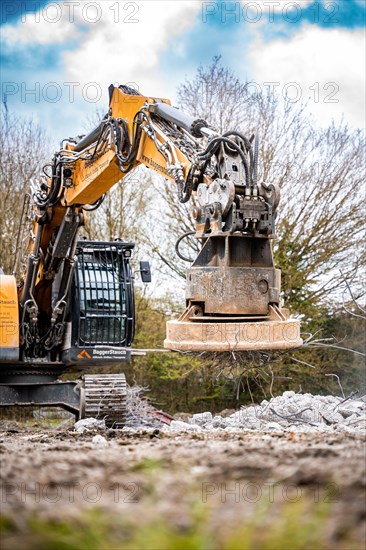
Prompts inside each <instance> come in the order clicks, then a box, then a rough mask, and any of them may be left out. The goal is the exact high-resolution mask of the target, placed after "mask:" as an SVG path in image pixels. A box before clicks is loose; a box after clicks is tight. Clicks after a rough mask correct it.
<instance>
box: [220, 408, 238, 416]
mask: <svg viewBox="0 0 366 550" xmlns="http://www.w3.org/2000/svg"><path fill="white" fill-rule="evenodd" d="M235 412H236V411H235V409H224V410H223V411H221V412H220V413H219V416H222V417H223V418H227V417H228V416H231V415H232V414H234V413H235Z"/></svg>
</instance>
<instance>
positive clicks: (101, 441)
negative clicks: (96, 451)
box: [92, 434, 108, 447]
mask: <svg viewBox="0 0 366 550" xmlns="http://www.w3.org/2000/svg"><path fill="white" fill-rule="evenodd" d="M92 443H94V444H95V445H100V446H102V447H105V446H106V445H108V441H107V440H106V438H105V437H103V436H102V435H100V434H97V435H95V436H94V437H93V439H92Z"/></svg>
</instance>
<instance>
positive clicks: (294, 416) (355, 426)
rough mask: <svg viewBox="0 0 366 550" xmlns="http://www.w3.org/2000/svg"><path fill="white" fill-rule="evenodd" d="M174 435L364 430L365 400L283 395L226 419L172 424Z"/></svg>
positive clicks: (205, 417) (206, 416)
mask: <svg viewBox="0 0 366 550" xmlns="http://www.w3.org/2000/svg"><path fill="white" fill-rule="evenodd" d="M169 429H170V430H173V431H178V432H179V431H206V430H218V431H219V430H225V431H232V432H233V431H238V430H255V431H291V432H323V431H334V430H343V431H345V432H357V433H359V432H360V431H364V430H366V396H363V397H360V398H358V399H356V398H346V399H344V398H341V397H335V396H332V395H327V396H323V395H312V394H310V393H305V394H301V393H295V392H293V391H285V392H284V393H283V395H281V396H277V397H273V398H271V399H270V400H269V401H267V400H264V401H262V402H261V403H260V405H253V406H249V407H243V408H242V409H240V410H239V411H237V412H235V413H234V414H231V415H230V416H228V417H225V416H220V415H216V416H214V415H212V414H211V413H210V412H203V413H200V414H194V415H192V416H191V417H190V418H188V419H187V421H185V422H182V421H181V420H173V421H172V422H171V424H170V426H169Z"/></svg>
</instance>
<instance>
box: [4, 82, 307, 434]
mask: <svg viewBox="0 0 366 550" xmlns="http://www.w3.org/2000/svg"><path fill="white" fill-rule="evenodd" d="M109 96H110V105H109V111H108V113H107V114H106V115H105V117H104V118H103V120H101V122H100V123H99V125H98V126H97V127H96V128H95V129H94V130H93V131H92V132H91V133H90V134H88V135H86V136H80V137H78V138H75V139H71V138H70V139H67V140H64V141H63V142H62V144H61V148H60V150H59V151H58V152H57V153H56V154H55V156H54V158H53V160H52V162H51V164H50V165H47V166H46V167H45V168H44V172H43V174H42V175H41V176H40V178H39V180H37V181H33V182H32V185H31V191H30V193H28V194H27V195H26V196H25V200H24V206H23V215H22V219H21V222H20V224H19V232H18V239H17V247H16V257H15V266H14V272H13V274H12V275H1V276H0V277H1V281H0V406H10V405H28V406H29V405H34V404H38V405H45V406H46V405H47V406H50V405H58V406H61V407H64V408H66V409H67V410H69V411H71V412H73V413H74V414H75V415H76V416H77V417H79V418H84V417H90V416H98V417H100V416H102V417H103V418H105V419H106V422H107V424H109V425H114V426H121V425H123V422H124V418H125V413H126V410H125V408H126V407H125V397H126V381H125V378H124V375H123V374H116V375H111V374H101V375H90V374H89V375H88V374H84V375H83V376H82V377H81V379H80V380H79V381H77V382H64V381H60V380H59V379H58V377H59V376H60V375H61V374H63V373H65V371H66V372H67V370H68V369H70V368H73V367H74V366H75V365H77V366H80V367H88V366H98V365H99V366H104V365H109V364H114V363H121V362H123V361H127V360H129V358H130V356H131V353H134V350H133V348H132V344H133V337H134V290H133V282H134V272H133V270H132V268H131V263H130V260H131V256H132V254H133V248H134V244H133V243H129V242H124V241H123V240H118V239H117V240H114V241H110V242H99V241H88V240H83V239H81V238H80V234H79V233H80V229H81V228H82V226H83V225H84V224H85V222H86V216H87V212H88V211H90V210H94V209H96V208H98V206H100V205H101V203H102V201H103V199H104V197H105V194H106V193H107V192H108V190H109V189H110V188H111V187H112V186H113V185H114V184H116V183H117V182H118V181H120V180H121V178H123V176H124V175H125V174H127V173H129V172H131V171H133V170H134V169H135V168H136V167H137V166H139V165H140V164H144V165H146V166H147V167H148V168H151V169H152V170H154V171H155V172H157V173H158V174H161V175H163V176H164V177H165V178H167V179H168V180H170V181H171V182H172V183H173V184H175V185H176V188H177V200H179V201H180V202H182V203H184V202H187V201H189V200H190V199H191V197H192V196H194V197H195V201H194V209H193V218H194V220H195V231H194V232H192V233H194V236H195V238H197V239H198V240H199V242H200V243H201V248H200V252H199V254H198V256H197V258H196V259H195V260H194V261H193V263H192V265H191V267H190V268H189V269H188V270H187V281H186V308H185V311H184V312H183V313H182V315H181V316H180V318H179V319H177V320H173V321H168V322H167V330H166V339H165V341H164V347H165V348H166V349H169V350H172V351H192V352H225V351H242V350H279V349H291V348H296V347H299V346H300V345H301V344H302V340H301V338H300V323H299V321H298V320H295V319H290V318H289V313H288V311H287V310H285V309H283V308H281V306H280V277H281V274H280V271H279V270H278V269H276V268H275V267H274V263H273V253H272V245H273V242H274V239H275V227H274V222H275V217H276V210H277V206H278V203H279V195H280V194H279V189H278V186H277V185H276V183H275V182H264V181H259V178H258V139H257V138H256V137H255V136H251V137H250V138H249V139H248V138H247V137H245V136H244V135H242V134H241V133H240V132H238V131H234V130H228V131H227V132H225V133H224V134H222V135H220V134H219V133H217V132H216V131H215V129H213V128H212V127H210V125H209V123H208V122H206V121H205V120H203V119H195V118H193V117H190V116H188V115H187V114H185V113H183V112H181V111H180V110H179V109H177V108H175V107H173V106H172V105H171V103H170V101H169V100H167V99H161V98H151V97H146V96H143V95H141V94H140V93H139V92H137V91H136V90H134V89H132V88H130V87H128V86H118V87H116V86H113V85H111V86H110V88H109ZM27 220H28V221H29V220H30V222H31V226H30V232H29V233H30V238H28V235H27ZM188 235H189V234H184V235H182V237H181V238H180V239H179V241H178V242H177V245H176V250H177V253H178V255H180V256H181V257H183V258H184V256H182V253H181V252H180V250H179V245H180V242H181V240H182V239H183V238H185V237H187V236H188ZM23 242H26V246H25V249H24V247H23V245H22V243H23ZM140 272H141V276H142V280H143V281H144V282H149V281H150V280H151V273H150V266H149V263H148V262H140Z"/></svg>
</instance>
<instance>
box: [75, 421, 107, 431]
mask: <svg viewBox="0 0 366 550" xmlns="http://www.w3.org/2000/svg"><path fill="white" fill-rule="evenodd" d="M105 427H106V426H105V422H104V420H97V419H96V418H83V420H78V421H77V422H76V423H75V426H74V430H75V431H76V432H78V433H84V432H94V431H97V430H101V429H105Z"/></svg>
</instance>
